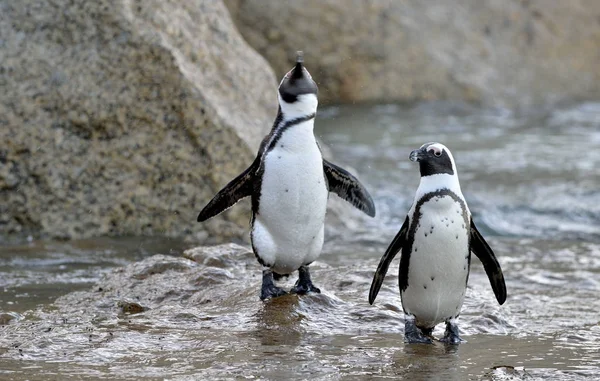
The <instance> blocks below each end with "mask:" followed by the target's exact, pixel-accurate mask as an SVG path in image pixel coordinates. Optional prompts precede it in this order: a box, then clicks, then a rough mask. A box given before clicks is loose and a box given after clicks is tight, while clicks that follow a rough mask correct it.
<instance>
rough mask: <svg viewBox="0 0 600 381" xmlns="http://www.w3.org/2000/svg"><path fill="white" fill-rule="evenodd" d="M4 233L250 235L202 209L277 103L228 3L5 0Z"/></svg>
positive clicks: (242, 216) (1, 47) (243, 224)
mask: <svg viewBox="0 0 600 381" xmlns="http://www.w3.org/2000/svg"><path fill="white" fill-rule="evenodd" d="M0 84H1V88H2V91H1V92H0V234H15V233H16V234H32V235H34V236H38V235H40V236H45V237H52V238H79V237H89V236H97V235H107V234H109V235H115V234H132V235H145V234H157V235H166V236H181V235H188V236H192V237H193V236H195V237H196V238H197V239H204V238H206V237H207V236H208V235H209V234H210V236H211V237H212V236H218V237H219V239H225V237H230V236H239V235H243V236H245V235H246V233H245V232H246V230H247V223H248V219H249V212H248V210H249V208H243V207H242V208H233V209H232V210H231V211H229V212H227V213H226V214H225V217H223V218H222V217H220V218H216V219H214V220H212V221H210V222H208V223H206V224H202V225H201V224H197V223H196V222H195V220H196V213H197V212H198V211H199V210H200V208H201V207H202V206H203V205H204V203H206V202H207V201H208V200H209V199H210V198H211V197H212V196H213V195H214V193H215V192H216V191H217V190H218V189H220V188H221V187H222V186H223V185H225V184H226V183H227V182H228V181H229V180H231V179H232V178H233V177H235V176H236V175H237V174H238V173H239V172H240V171H241V170H243V169H244V168H245V167H246V166H247V165H248V163H250V162H251V161H252V159H253V157H254V154H255V152H256V150H257V147H258V145H259V142H260V140H261V138H262V136H263V135H264V134H266V133H267V132H268V130H269V127H270V125H271V123H272V121H273V118H274V116H275V113H276V111H277V106H276V103H275V102H276V99H277V98H276V94H275V92H274V89H275V88H276V86H277V81H276V79H275V76H274V73H273V71H272V70H271V68H270V67H269V65H268V64H267V63H266V61H265V60H264V59H263V58H262V57H261V56H260V55H259V54H257V53H256V52H255V51H254V50H253V49H251V48H250V47H249V46H248V45H247V44H246V42H245V41H244V40H243V39H242V38H241V36H240V35H239V34H238V32H237V30H236V28H235V27H234V25H233V23H232V21H231V19H230V16H229V14H228V11H227V9H226V8H225V6H224V5H223V3H222V2H221V1H212V0H194V1H187V0H186V1H183V0H180V1H168V2H166V1H162V0H151V1H132V0H118V1H112V0H111V1H108V0H102V1H85V2H84V1H76V2H73V1H67V0H53V1H42V2H40V1H33V0H23V1H11V0H0Z"/></svg>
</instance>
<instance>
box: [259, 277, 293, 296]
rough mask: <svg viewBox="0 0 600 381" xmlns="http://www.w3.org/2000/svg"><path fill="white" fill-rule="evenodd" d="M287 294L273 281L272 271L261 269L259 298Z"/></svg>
mask: <svg viewBox="0 0 600 381" xmlns="http://www.w3.org/2000/svg"><path fill="white" fill-rule="evenodd" d="M283 295H287V292H286V291H285V290H284V289H282V288H280V287H277V286H275V283H274V281H273V272H272V271H271V270H269V269H265V270H263V278H262V287H261V289H260V300H266V299H270V298H277V297H278V296H283Z"/></svg>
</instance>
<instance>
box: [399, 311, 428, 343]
mask: <svg viewBox="0 0 600 381" xmlns="http://www.w3.org/2000/svg"><path fill="white" fill-rule="evenodd" d="M428 332H431V329H430V330H428ZM404 340H405V341H406V342H407V343H409V344H433V340H431V338H429V337H427V336H425V335H424V334H423V332H422V331H421V330H420V329H419V327H417V325H416V324H415V317H414V316H412V315H405V318H404Z"/></svg>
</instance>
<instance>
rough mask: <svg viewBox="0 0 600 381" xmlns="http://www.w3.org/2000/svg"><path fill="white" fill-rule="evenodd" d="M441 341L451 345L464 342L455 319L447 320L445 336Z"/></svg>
mask: <svg viewBox="0 0 600 381" xmlns="http://www.w3.org/2000/svg"><path fill="white" fill-rule="evenodd" d="M440 341H441V342H443V343H446V344H451V345H457V344H460V343H461V342H463V341H464V340H462V339H461V338H460V335H459V333H458V325H456V321H455V320H454V319H448V320H446V333H445V334H444V337H443V338H441V339H440Z"/></svg>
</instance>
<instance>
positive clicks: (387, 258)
mask: <svg viewBox="0 0 600 381" xmlns="http://www.w3.org/2000/svg"><path fill="white" fill-rule="evenodd" d="M407 235H408V216H406V219H405V220H404V223H403V224H402V227H401V228H400V231H399V232H398V234H396V236H395V237H394V240H393V241H392V243H390V246H389V247H388V248H387V250H386V251H385V254H383V257H381V260H380V261H379V266H377V270H376V271H375V274H374V275H373V281H372V282H371V290H370V291H369V304H373V302H374V301H375V298H377V294H378V293H379V289H380V288H381V284H382V283H383V279H384V278H385V275H386V274H387V271H388V268H389V267H390V263H392V260H393V259H394V257H395V256H396V254H398V252H399V251H400V250H402V248H403V247H404V245H405V244H406V236H407Z"/></svg>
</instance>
